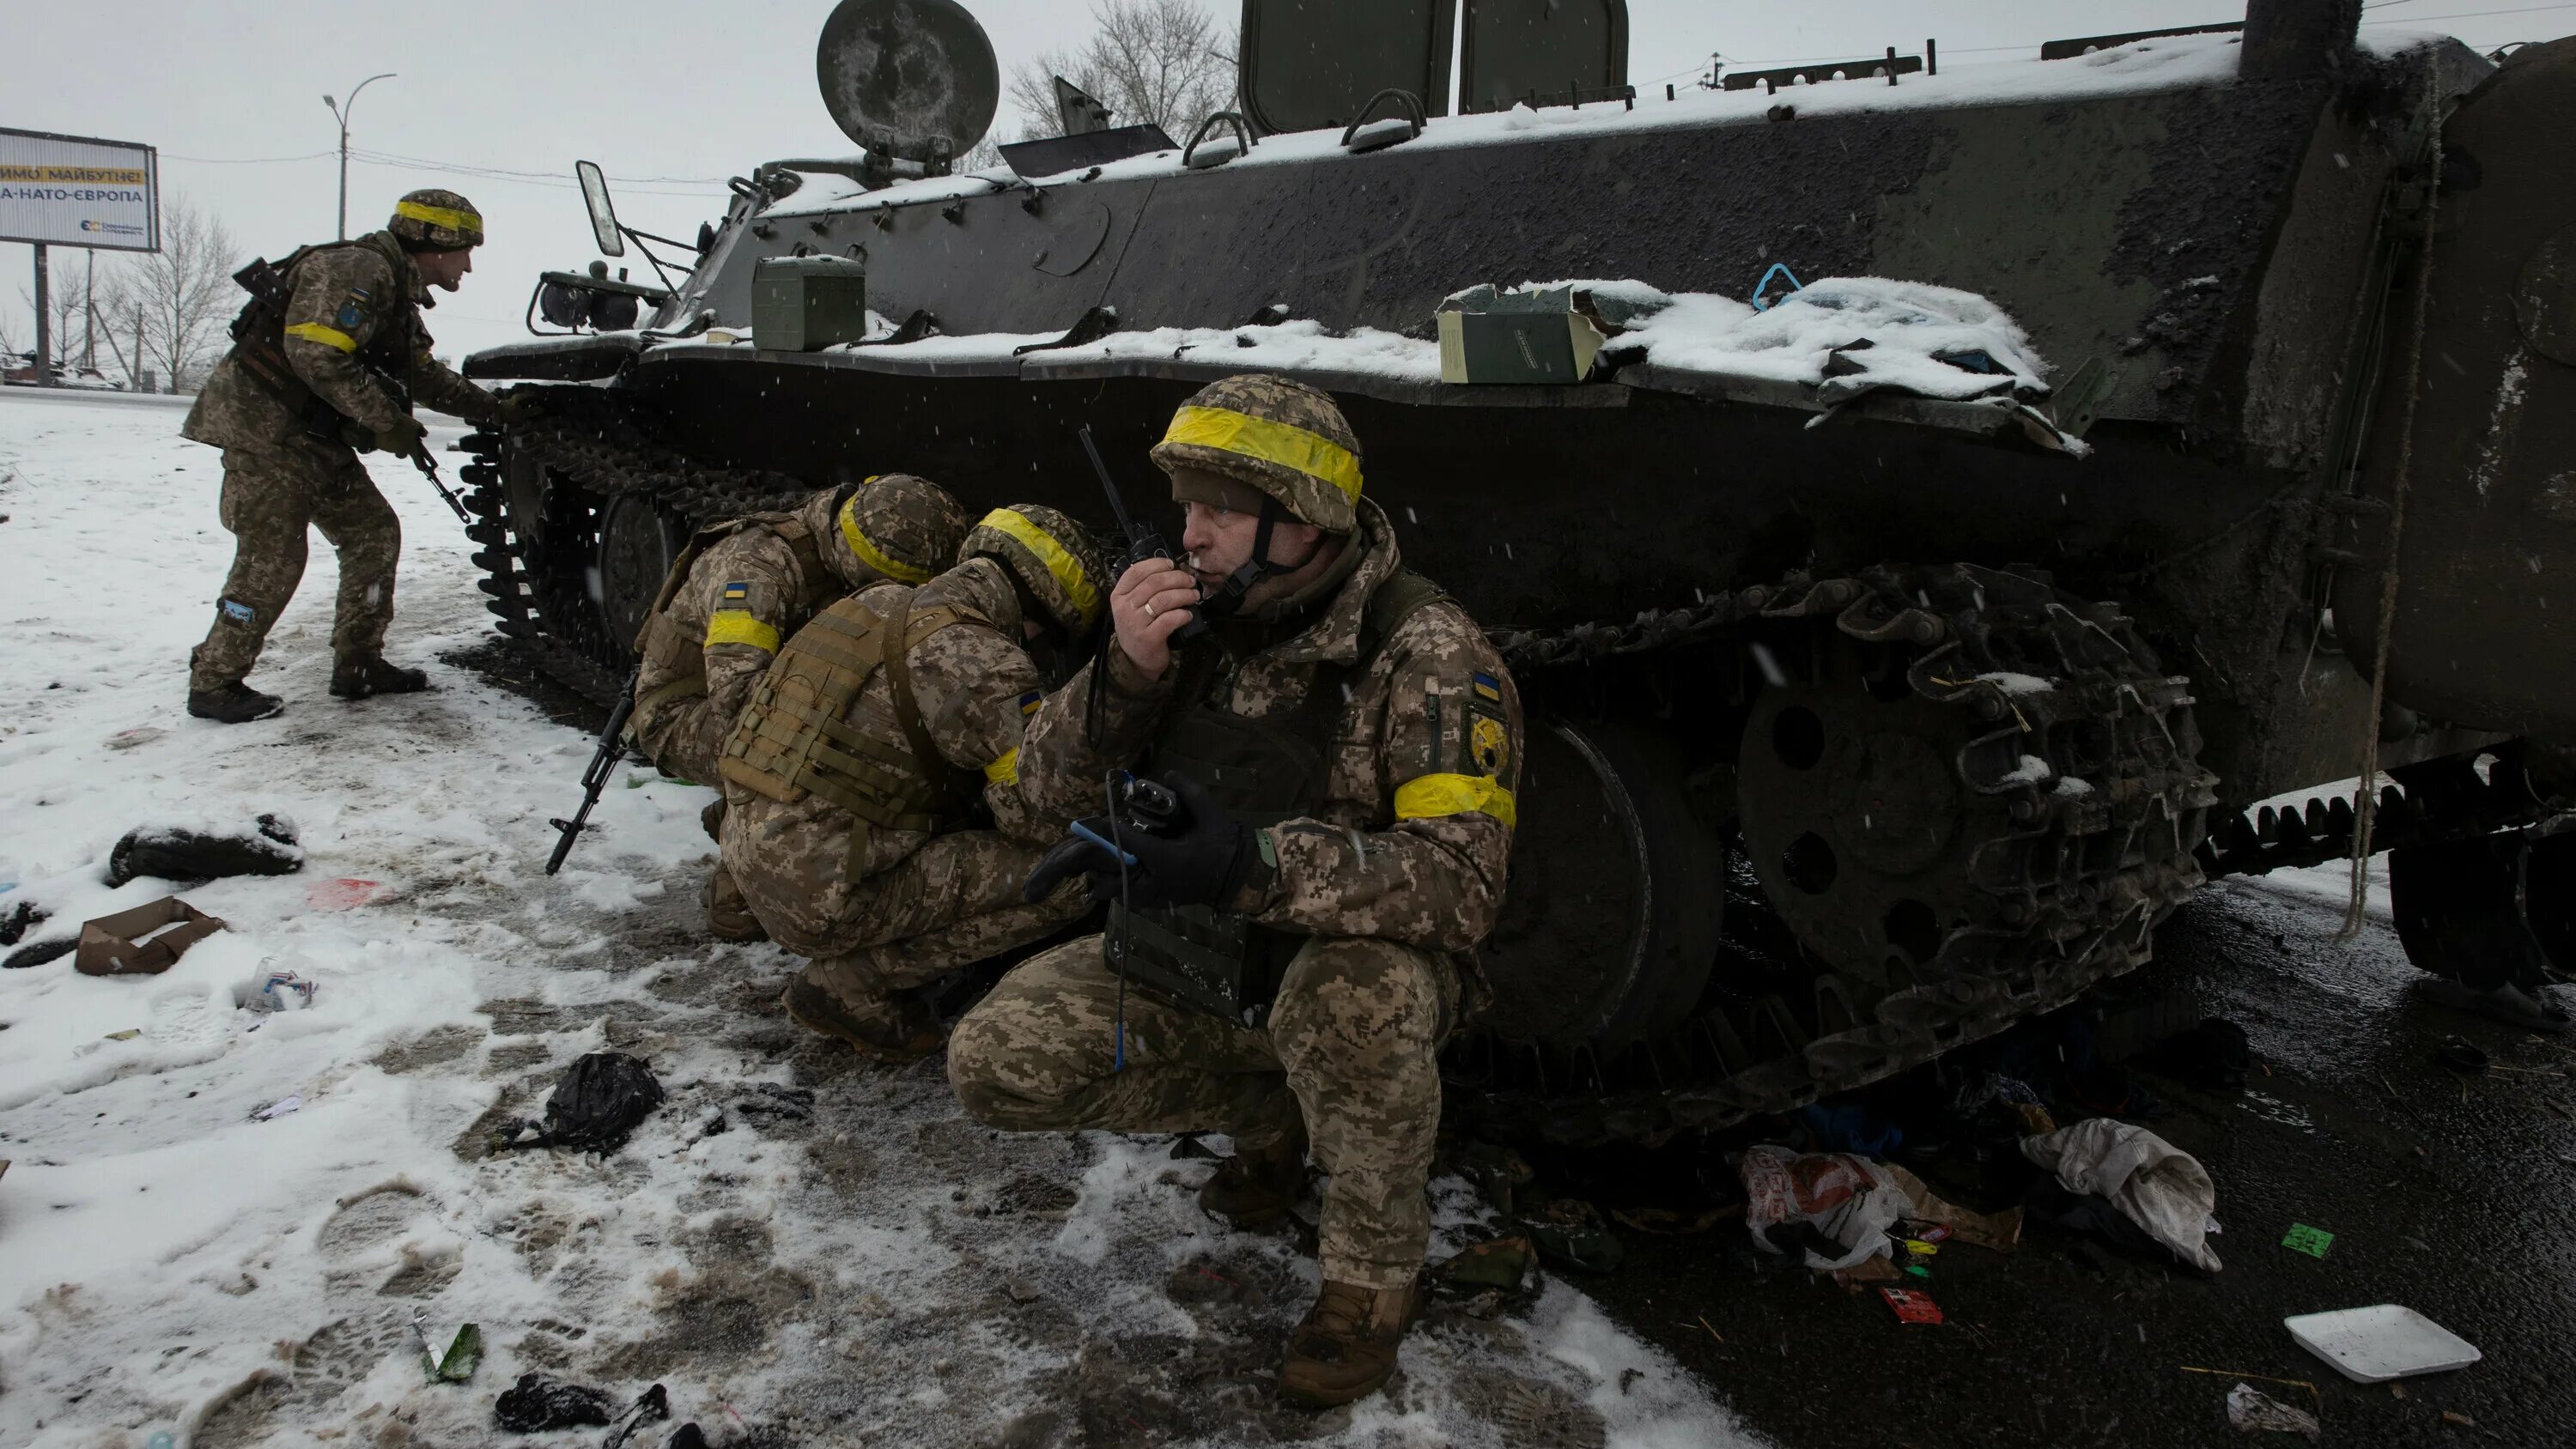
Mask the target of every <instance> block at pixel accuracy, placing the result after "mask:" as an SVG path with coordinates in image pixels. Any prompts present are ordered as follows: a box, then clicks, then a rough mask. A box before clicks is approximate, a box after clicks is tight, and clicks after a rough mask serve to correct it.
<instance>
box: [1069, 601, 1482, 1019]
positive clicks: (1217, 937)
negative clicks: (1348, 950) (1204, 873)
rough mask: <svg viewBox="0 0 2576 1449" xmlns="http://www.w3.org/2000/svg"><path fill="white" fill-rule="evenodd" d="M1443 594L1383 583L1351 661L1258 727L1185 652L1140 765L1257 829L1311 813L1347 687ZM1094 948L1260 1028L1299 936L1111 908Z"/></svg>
mask: <svg viewBox="0 0 2576 1449" xmlns="http://www.w3.org/2000/svg"><path fill="white" fill-rule="evenodd" d="M1444 597H1446V595H1445V594H1444V593H1443V591H1442V590H1441V588H1440V587H1439V585H1437V584H1434V583H1432V582H1431V581H1430V580H1429V579H1426V578H1423V577H1422V576H1421V575H1419V574H1415V573H1411V572H1406V573H1402V574H1398V575H1397V576H1396V577H1394V578H1392V579H1390V580H1388V581H1387V582H1386V583H1384V584H1382V585H1380V586H1379V587H1378V590H1377V592H1376V593H1374V594H1371V595H1370V596H1369V601H1368V605H1367V607H1366V608H1365V609H1364V610H1363V611H1362V613H1361V615H1360V640H1359V646H1360V647H1359V657H1358V658H1356V659H1354V660H1353V661H1352V662H1351V663H1349V664H1347V665H1341V666H1331V665H1327V666H1324V667H1321V668H1318V669H1317V670H1316V671H1315V674H1314V678H1313V680H1312V682H1311V684H1310V685H1309V687H1308V688H1307V690H1306V697H1305V698H1304V699H1302V700H1299V701H1298V702H1297V704H1296V705H1295V706H1294V707H1293V708H1290V709H1288V710H1285V711H1283V712H1281V713H1279V714H1276V715H1272V716H1270V717H1268V718H1266V719H1247V718H1245V717H1244V716H1242V715H1239V714H1236V713H1234V712H1233V711H1231V710H1229V709H1226V708H1225V707H1224V706H1223V705H1221V704H1219V703H1217V702H1216V700H1215V698H1214V695H1215V686H1216V683H1217V679H1218V674H1219V671H1220V669H1221V665H1222V661H1221V660H1220V659H1219V658H1218V651H1217V650H1214V649H1199V650H1194V651H1192V652H1191V654H1190V655H1189V656H1188V657H1186V658H1185V659H1184V661H1183V663H1182V666H1181V674H1180V677H1179V678H1177V679H1176V680H1174V681H1173V702H1174V707H1173V712H1172V713H1170V714H1169V715H1167V716H1165V719H1166V723H1165V725H1164V727H1163V729H1162V731H1161V733H1160V734H1159V735H1157V737H1156V738H1155V741H1154V744H1153V746H1152V747H1151V749H1149V750H1148V751H1147V754H1146V758H1145V765H1144V768H1145V769H1147V770H1150V771H1151V772H1152V773H1155V774H1164V773H1178V774H1184V775H1187V776H1189V777H1190V778H1191V779H1194V780H1196V781H1198V782H1199V783H1200V784H1202V785H1205V786H1206V787H1207V791H1208V794H1209V795H1211V796H1212V797H1214V798H1215V800H1216V802H1217V803H1218V804H1220V805H1223V806H1224V807H1225V808H1226V811H1227V813H1228V814H1231V815H1232V816H1233V817H1234V818H1235V819H1237V820H1239V821H1241V822H1243V823H1244V824H1245V825H1246V826H1249V827H1251V828H1253V829H1256V830H1257V829H1260V828H1262V827H1264V826H1269V825H1277V824H1279V823H1280V822H1282V821H1286V820H1295V819H1299V818H1301V817H1306V816H1311V815H1313V814H1315V813H1316V812H1317V811H1318V810H1320V809H1322V808H1323V806H1324V804H1325V801H1326V798H1327V791H1328V790H1329V788H1330V786H1331V777H1332V765H1333V757H1332V746H1333V737H1334V733H1335V728H1336V726H1338V725H1339V724H1340V723H1341V717H1342V711H1343V709H1344V708H1345V703H1346V698H1347V696H1346V695H1345V693H1344V685H1345V684H1346V682H1347V681H1349V680H1353V679H1357V678H1360V677H1362V676H1363V675H1365V674H1366V673H1367V672H1368V669H1369V666H1370V665H1371V664H1372V663H1373V662H1374V661H1375V660H1376V658H1377V655H1378V651H1379V650H1380V649H1382V648H1384V647H1385V645H1386V641H1387V640H1388V638H1390V637H1391V636H1393V635H1394V633H1395V631H1396V630H1397V628H1399V627H1400V626H1402V624H1403V623H1404V621H1405V620H1406V619H1409V618H1411V617H1412V616H1413V615H1414V614H1415V613H1416V612H1417V611H1419V610H1421V609H1422V608H1423V607H1424V606H1426V605H1428V604H1431V603H1433V602H1435V601H1436V600H1439V599H1441V598H1444ZM1102 940H1103V945H1102V948H1101V949H1102V955H1103V959H1104V960H1105V961H1106V962H1107V964H1108V966H1109V969H1110V970H1112V971H1114V972H1117V973H1118V974H1119V975H1121V976H1125V977H1127V978H1128V979H1129V980H1130V981H1133V982H1134V983H1135V984H1136V985H1137V986H1138V987H1139V988H1140V989H1142V990H1146V991H1151V992H1153V993H1154V994H1156V995H1158V996H1161V997H1163V998H1165V999H1166V1000H1169V1001H1172V1002H1173V1003H1175V1004H1177V1005H1181V1006H1187V1007H1192V1008H1195V1009H1197V1010H1200V1011H1205V1012H1209V1013H1211V1014H1214V1015H1217V1016H1222V1017H1227V1018H1229V1019H1232V1020H1237V1021H1241V1022H1242V1023H1243V1024H1244V1025H1246V1026H1258V1025H1260V1024H1261V1021H1262V1020H1263V1019H1265V1018H1266V1017H1267V1015H1268V1012H1269V1008H1270V1001H1271V998H1272V997H1274V996H1276V995H1277V994H1278V991H1279V980H1280V977H1281V975H1282V974H1283V973H1285V972H1286V971H1287V969H1288V961H1289V958H1290V957H1292V956H1295V955H1296V954H1297V951H1298V948H1300V947H1301V946H1303V945H1304V944H1305V942H1306V933H1304V932H1302V931H1297V930H1293V929H1289V928H1284V927H1278V926H1265V925H1261V924H1258V923H1256V922H1255V921H1254V920H1253V919H1252V918H1251V917H1250V916H1245V915H1240V914H1237V913H1235V912H1232V911H1220V910H1217V909H1215V908H1213V907H1210V906H1177V907H1173V908H1170V909H1166V910H1137V911H1129V910H1126V909H1124V908H1123V907H1121V906H1120V905H1118V904H1117V903H1116V902H1114V901H1113V902H1111V904H1110V907H1109V931H1108V934H1107V935H1106V936H1104V937H1103V938H1102Z"/></svg>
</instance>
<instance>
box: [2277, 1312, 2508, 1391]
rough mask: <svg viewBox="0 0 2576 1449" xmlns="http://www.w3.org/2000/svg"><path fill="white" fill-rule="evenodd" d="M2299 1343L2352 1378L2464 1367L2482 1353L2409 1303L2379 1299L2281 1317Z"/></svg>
mask: <svg viewBox="0 0 2576 1449" xmlns="http://www.w3.org/2000/svg"><path fill="white" fill-rule="evenodd" d="M2281 1324H2282V1326H2283V1327H2285V1328H2287V1329H2289V1330H2290V1336H2291V1337H2292V1338H2295V1339H2297V1340H2298V1341H2299V1346H2300V1347H2301V1348H2304V1349H2306V1350H2307V1351H2308V1352H2310V1353H2312V1354H2315V1355H2316V1356H2317V1357H2319V1358H2321V1359H2324V1360H2325V1361H2326V1362H2328V1363H2330V1364H2333V1365H2334V1366H2335V1368H2336V1369H2337V1371H2339V1372H2341V1373H2342V1374H2343V1376H2344V1377H2345V1378H2348V1379H2351V1380H2352V1381H2353V1382H2355V1383H2363V1384H2376V1383H2385V1382H2387V1381H2388V1380H2390V1379H2402V1378H2407V1377H2410V1376H2412V1375H2415V1374H2437V1373H2443V1372H2446V1371H2448V1370H2451V1369H2457V1368H2467V1367H2468V1366H2469V1365H2470V1364H2473V1363H2476V1362H2477V1361H2478V1360H2479V1359H2481V1358H2484V1357H2485V1356H2486V1355H2484V1354H2482V1353H2480V1352H2478V1348H2477V1345H2476V1344H2473V1343H2471V1342H2469V1341H2468V1340H2467V1339H2465V1338H2462V1337H2460V1336H2459V1335H2458V1334H2456V1333H2453V1332H2452V1331H2451V1330H2449V1329H2447V1328H2444V1327H2443V1326H2442V1325H2440V1324H2438V1323H2435V1322H2434V1321H2433V1320H2431V1319H2429V1318H2426V1317H2425V1316H2424V1315H2423V1314H2421V1313H2418V1312H2416V1311H2415V1310H2414V1309H2412V1308H2403V1307H2400V1306H2398V1305H2397V1304H2394V1303H2381V1304H2377V1305H2374V1306H2372V1307H2369V1308H2338V1309H2335V1310H2333V1311H2332V1312H2329V1313H2302V1314H2299V1315H2297V1316H2295V1317H2291V1318H2284V1319H2282V1320H2281Z"/></svg>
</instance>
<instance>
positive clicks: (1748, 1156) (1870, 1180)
mask: <svg viewBox="0 0 2576 1449" xmlns="http://www.w3.org/2000/svg"><path fill="white" fill-rule="evenodd" d="M1743 1170H1744V1194H1745V1208H1744V1225H1745V1226H1746V1227H1747V1228H1750V1229H1751V1230H1752V1232H1753V1245H1754V1246H1755V1247H1757V1248H1760V1249H1762V1250H1763V1251H1764V1252H1766V1253H1776V1252H1778V1251H1780V1250H1779V1249H1778V1248H1775V1247H1773V1246H1772V1245H1771V1240H1770V1239H1769V1238H1767V1237H1765V1236H1763V1232H1764V1230H1765V1229H1767V1228H1771V1227H1776V1226H1777V1225H1779V1224H1781V1223H1785V1222H1790V1221H1793V1220H1794V1221H1802V1222H1808V1223H1813V1224H1814V1225H1815V1227H1816V1230H1817V1231H1818V1232H1821V1233H1823V1234H1824V1235H1825V1236H1826V1237H1828V1238H1831V1239H1832V1240H1833V1241H1834V1242H1836V1243H1838V1244H1840V1245H1841V1246H1842V1248H1843V1253H1842V1256H1840V1257H1836V1258H1828V1257H1826V1256H1824V1255H1823V1254H1821V1253H1819V1252H1817V1251H1816V1250H1815V1249H1813V1248H1810V1249H1808V1250H1807V1266H1808V1267H1810V1268H1822V1269H1828V1270H1831V1269H1836V1268H1849V1267H1851V1266H1853V1265H1854V1264H1856V1263H1860V1262H1862V1261H1864V1260H1866V1259H1869V1258H1875V1257H1879V1256H1881V1255H1883V1254H1885V1253H1886V1252H1887V1251H1888V1250H1889V1248H1890V1246H1891V1244H1890V1243H1889V1241H1888V1236H1887V1230H1888V1229H1889V1228H1890V1227H1891V1226H1893V1225H1894V1224H1895V1223H1896V1221H1897V1220H1898V1219H1899V1218H1902V1217H1904V1216H1905V1215H1906V1213H1907V1211H1908V1208H1909V1204H1908V1201H1907V1199H1906V1196H1905V1190H1904V1189H1903V1188H1901V1187H1899V1186H1898V1185H1897V1184H1896V1182H1895V1180H1894V1179H1892V1178H1891V1177H1889V1176H1888V1174H1887V1172H1886V1170H1885V1169H1883V1168H1881V1167H1880V1166H1879V1165H1878V1164H1877V1163H1875V1162H1872V1161H1870V1160H1869V1159H1868V1158H1866V1157H1854V1156H1852V1155H1851V1154H1850V1153H1848V1152H1830V1153H1828V1152H1811V1153H1803V1154H1802V1153H1797V1152H1792V1151H1790V1150H1789V1149H1788V1148H1786V1147H1770V1146H1763V1147H1749V1148H1746V1149H1745V1152H1744V1169H1743Z"/></svg>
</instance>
